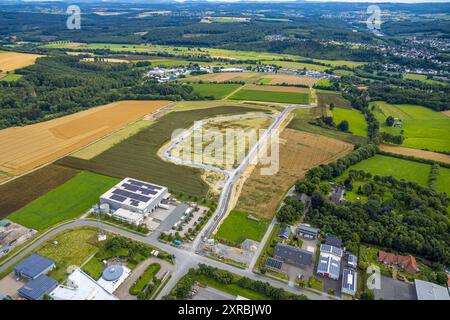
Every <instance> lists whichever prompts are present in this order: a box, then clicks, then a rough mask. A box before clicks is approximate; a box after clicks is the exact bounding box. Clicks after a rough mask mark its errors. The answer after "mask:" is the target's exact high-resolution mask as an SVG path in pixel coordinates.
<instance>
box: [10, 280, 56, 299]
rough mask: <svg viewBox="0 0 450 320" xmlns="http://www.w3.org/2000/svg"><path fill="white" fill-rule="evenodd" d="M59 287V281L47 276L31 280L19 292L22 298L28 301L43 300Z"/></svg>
mask: <svg viewBox="0 0 450 320" xmlns="http://www.w3.org/2000/svg"><path fill="white" fill-rule="evenodd" d="M57 285H58V281H56V280H55V279H52V278H50V277H48V276H46V275H40V276H39V277H37V278H35V279H33V280H30V281H29V282H28V283H26V284H25V285H24V286H23V287H22V288H20V289H19V290H18V293H19V295H20V296H21V297H23V298H25V299H28V300H42V299H43V298H44V296H45V295H46V294H48V293H49V292H51V291H52V290H53V289H55V288H56V286H57Z"/></svg>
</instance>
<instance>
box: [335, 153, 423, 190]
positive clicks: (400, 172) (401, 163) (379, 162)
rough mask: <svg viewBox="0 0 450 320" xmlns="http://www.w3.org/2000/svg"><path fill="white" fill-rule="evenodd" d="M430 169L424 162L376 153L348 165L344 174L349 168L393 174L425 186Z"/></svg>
mask: <svg viewBox="0 0 450 320" xmlns="http://www.w3.org/2000/svg"><path fill="white" fill-rule="evenodd" d="M430 169H431V167H430V165H428V164H425V163H420V162H415V161H409V160H403V159H398V158H394V157H388V156H383V155H376V156H374V157H372V158H369V159H367V160H364V161H361V162H359V163H358V164H356V165H354V166H352V167H350V168H349V169H347V171H346V172H345V173H344V174H345V175H347V174H348V171H349V170H364V171H366V172H370V173H371V174H372V175H378V176H393V177H395V178H397V179H404V180H407V181H412V182H416V183H419V184H421V185H424V186H426V185H427V182H428V176H429V174H430Z"/></svg>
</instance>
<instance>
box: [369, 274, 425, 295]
mask: <svg viewBox="0 0 450 320" xmlns="http://www.w3.org/2000/svg"><path fill="white" fill-rule="evenodd" d="M380 284H381V289H375V290H373V292H374V295H375V299H376V300H380V299H382V300H417V297H416V291H415V289H414V285H413V284H410V283H407V282H403V281H399V280H396V279H392V278H389V277H386V276H381V283H380Z"/></svg>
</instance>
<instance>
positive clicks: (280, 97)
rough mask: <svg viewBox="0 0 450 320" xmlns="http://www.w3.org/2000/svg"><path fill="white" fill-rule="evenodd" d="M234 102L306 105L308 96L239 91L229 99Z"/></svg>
mask: <svg viewBox="0 0 450 320" xmlns="http://www.w3.org/2000/svg"><path fill="white" fill-rule="evenodd" d="M230 99H234V100H252V101H268V102H278V103H293V104H308V103H309V94H307V93H297V92H275V91H261V90H245V89H242V90H239V91H238V92H236V93H235V94H234V95H232V96H231V97H230Z"/></svg>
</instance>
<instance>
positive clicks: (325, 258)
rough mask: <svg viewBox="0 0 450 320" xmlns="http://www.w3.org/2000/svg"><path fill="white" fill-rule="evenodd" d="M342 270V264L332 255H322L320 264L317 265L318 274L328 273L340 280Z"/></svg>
mask: <svg viewBox="0 0 450 320" xmlns="http://www.w3.org/2000/svg"><path fill="white" fill-rule="evenodd" d="M340 270H341V262H340V260H338V259H335V258H334V257H333V256H332V255H328V254H320V257H319V263H318V265H317V272H321V273H328V274H330V275H333V276H334V278H336V279H337V278H339V273H340Z"/></svg>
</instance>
